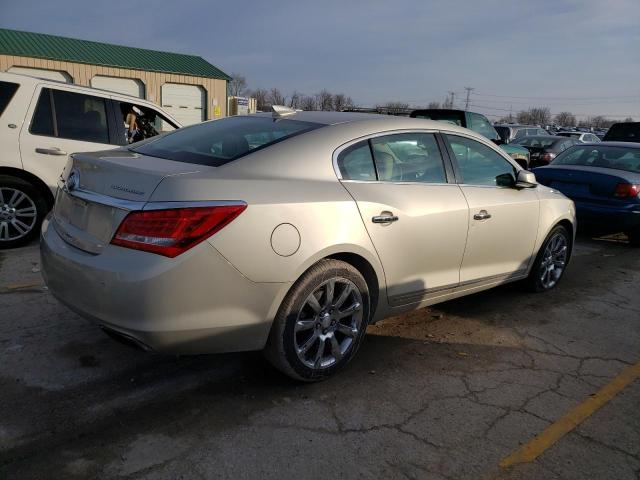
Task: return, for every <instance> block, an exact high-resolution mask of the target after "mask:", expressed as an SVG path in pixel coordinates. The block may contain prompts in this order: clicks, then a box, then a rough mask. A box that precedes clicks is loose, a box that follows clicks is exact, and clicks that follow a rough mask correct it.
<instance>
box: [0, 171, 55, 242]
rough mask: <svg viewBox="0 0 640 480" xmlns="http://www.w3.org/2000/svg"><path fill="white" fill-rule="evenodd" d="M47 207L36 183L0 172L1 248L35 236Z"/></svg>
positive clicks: (28, 240)
mask: <svg viewBox="0 0 640 480" xmlns="http://www.w3.org/2000/svg"><path fill="white" fill-rule="evenodd" d="M48 211H49V206H48V205H47V202H46V201H45V199H44V197H43V195H42V194H41V193H40V191H39V190H38V189H37V188H36V187H34V186H33V185H32V184H30V183H29V182H26V181H25V180H22V179H20V178H16V177H12V176H9V175H0V250H3V249H6V248H15V247H20V246H22V245H26V244H27V243H29V242H30V241H31V240H33V239H34V238H35V237H36V235H38V233H39V232H40V226H41V225H42V220H44V217H45V215H46V214H47V212H48Z"/></svg>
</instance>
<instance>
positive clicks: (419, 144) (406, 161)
mask: <svg viewBox="0 0 640 480" xmlns="http://www.w3.org/2000/svg"><path fill="white" fill-rule="evenodd" d="M371 147H372V150H373V157H374V160H375V164H376V169H377V171H378V179H379V180H380V181H389V182H416V183H446V181H447V179H446V175H445V171H444V164H443V162H442V155H441V154H440V149H439V148H438V143H437V141H436V137H435V135H434V134H432V133H401V134H396V135H385V136H383V137H376V138H372V139H371Z"/></svg>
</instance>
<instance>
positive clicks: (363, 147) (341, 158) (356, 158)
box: [338, 140, 376, 181]
mask: <svg viewBox="0 0 640 480" xmlns="http://www.w3.org/2000/svg"><path fill="white" fill-rule="evenodd" d="M338 168H339V169H340V175H341V176H342V179H343V180H361V181H373V180H376V169H375V167H374V165H373V157H372V156H371V148H370V147H369V142H368V141H366V140H365V141H363V142H358V143H356V144H355V145H351V146H350V147H348V148H345V149H344V150H343V151H342V152H340V155H338Z"/></svg>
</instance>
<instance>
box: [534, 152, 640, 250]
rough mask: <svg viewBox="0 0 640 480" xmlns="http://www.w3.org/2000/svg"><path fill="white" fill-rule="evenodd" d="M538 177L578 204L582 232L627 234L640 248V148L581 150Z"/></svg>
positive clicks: (537, 171) (563, 157)
mask: <svg viewBox="0 0 640 480" xmlns="http://www.w3.org/2000/svg"><path fill="white" fill-rule="evenodd" d="M533 171H534V172H535V174H536V178H537V179H538V182H540V183H541V184H543V185H546V186H548V187H551V188H554V189H556V190H558V191H560V192H562V193H564V194H565V195H566V196H567V197H569V198H571V199H572V200H573V201H574V202H575V204H576V214H577V216H578V225H579V227H580V228H581V229H584V230H588V231H590V232H593V233H597V234H607V233H616V232H624V233H626V234H627V235H628V236H629V241H630V242H631V244H633V245H636V246H640V143H632V142H603V143H586V144H578V145H575V146H573V147H571V148H568V149H567V150H565V151H564V152H562V153H561V154H559V155H558V156H557V157H556V158H555V160H554V161H553V162H551V163H550V164H549V165H547V166H544V167H539V168H534V169H533Z"/></svg>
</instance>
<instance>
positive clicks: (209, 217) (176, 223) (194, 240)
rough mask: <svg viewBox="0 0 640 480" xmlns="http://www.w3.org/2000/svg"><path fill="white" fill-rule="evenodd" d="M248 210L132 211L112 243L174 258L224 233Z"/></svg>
mask: <svg viewBox="0 0 640 480" xmlns="http://www.w3.org/2000/svg"><path fill="white" fill-rule="evenodd" d="M245 208H247V205H246V204H244V203H242V204H234V205H220V206H213V207H193V208H172V209H167V210H148V211H135V212H131V213H129V214H128V215H127V216H126V217H125V219H124V220H123V222H122V223H121V224H120V227H118V231H117V232H116V234H115V235H114V236H113V239H112V240H111V244H112V245H118V246H121V247H126V248H132V249H134V250H143V251H145V252H151V253H157V254H159V255H164V256H165V257H171V258H173V257H176V256H178V255H180V254H181V253H183V252H185V251H187V250H189V249H190V248H192V247H194V246H196V245H197V244H199V243H200V242H202V241H203V240H206V239H207V238H209V237H210V236H211V235H213V234H215V233H216V232H218V231H220V230H221V229H222V228H224V227H225V226H226V225H228V224H229V223H230V222H231V221H233V220H234V219H235V218H236V217H237V216H238V215H240V214H241V213H242V212H243V211H244V209H245Z"/></svg>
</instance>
